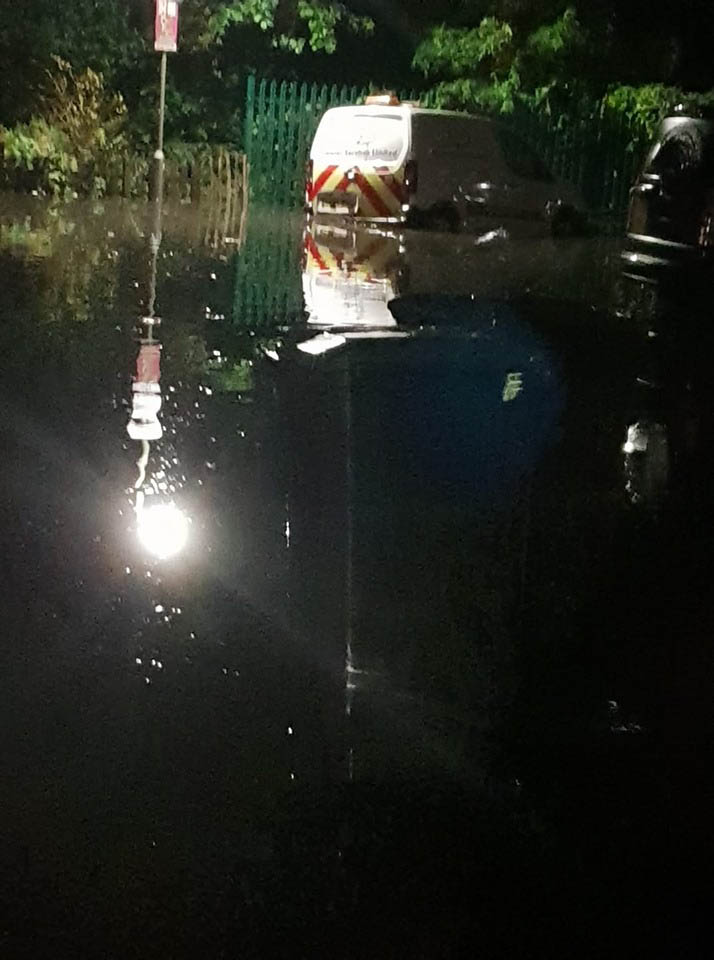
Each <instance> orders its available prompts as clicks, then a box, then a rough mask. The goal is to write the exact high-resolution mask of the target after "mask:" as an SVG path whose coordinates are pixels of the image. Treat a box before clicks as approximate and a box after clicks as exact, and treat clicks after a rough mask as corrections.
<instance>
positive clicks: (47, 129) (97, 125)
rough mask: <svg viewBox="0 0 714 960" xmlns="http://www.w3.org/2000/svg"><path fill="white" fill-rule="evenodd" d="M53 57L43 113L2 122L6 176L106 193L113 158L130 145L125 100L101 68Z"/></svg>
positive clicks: (31, 184) (58, 190) (57, 189)
mask: <svg viewBox="0 0 714 960" xmlns="http://www.w3.org/2000/svg"><path fill="white" fill-rule="evenodd" d="M53 59H54V69H53V70H51V71H48V74H47V77H48V83H47V92H46V94H45V96H44V97H43V98H42V108H43V110H42V115H41V116H36V117H33V118H32V119H31V120H30V121H29V122H28V123H20V124H16V125H15V126H14V127H10V128H3V127H0V142H1V143H2V147H3V157H4V166H5V176H6V179H7V180H9V181H10V185H11V186H15V187H19V188H20V189H34V190H37V191H39V192H42V193H48V194H51V195H53V196H65V195H67V194H71V193H81V194H89V195H93V196H101V195H102V194H103V193H104V191H105V189H106V178H105V175H104V174H105V173H106V169H107V166H108V163H109V160H110V158H111V156H112V155H113V154H114V153H115V152H116V150H117V149H120V148H122V147H123V146H124V145H125V140H124V132H123V131H124V125H125V122H126V107H125V105H124V101H123V100H122V98H121V96H120V94H117V93H112V92H108V91H106V90H105V88H104V80H103V78H102V75H101V74H100V73H95V71H93V70H89V69H87V70H85V71H84V72H83V73H81V74H77V75H75V73H74V71H73V69H72V66H71V64H69V63H67V62H66V61H65V60H62V59H60V58H59V57H54V58H53Z"/></svg>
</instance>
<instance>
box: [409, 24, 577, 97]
mask: <svg viewBox="0 0 714 960" xmlns="http://www.w3.org/2000/svg"><path fill="white" fill-rule="evenodd" d="M585 37H586V34H585V32H584V31H583V29H582V27H581V25H580V22H579V20H578V18H577V15H576V13H575V10H574V9H573V8H572V7H568V8H567V9H566V10H565V11H564V12H563V13H562V14H561V15H560V16H559V17H557V18H556V19H555V20H554V21H552V22H550V23H546V24H541V25H540V26H538V27H537V28H536V29H534V30H531V31H530V32H525V31H522V30H519V29H518V28H517V27H514V26H512V25H511V24H510V23H508V22H507V21H505V20H499V19H498V18H496V17H484V18H483V19H482V20H481V22H480V23H479V24H478V26H476V27H447V26H443V25H442V26H438V27H435V28H433V29H432V30H431V31H430V32H429V34H428V35H427V37H426V38H425V39H424V40H423V41H422V43H421V44H420V45H419V46H418V48H417V50H416V53H415V55H414V66H415V67H416V68H418V69H420V70H422V72H423V73H424V75H425V76H427V77H432V78H434V79H436V80H437V81H438V82H437V84H436V87H435V90H434V94H435V100H436V103H437V104H438V105H440V106H461V107H463V106H472V107H473V106H477V107H487V108H491V109H496V110H501V111H503V112H508V111H511V110H513V107H514V105H515V102H516V100H517V99H519V98H521V99H525V98H530V99H532V100H534V101H536V102H539V103H542V102H543V101H545V100H547V99H548V97H549V96H550V95H551V92H552V91H553V90H554V89H555V88H556V87H557V86H558V84H559V83H560V84H561V85H562V84H563V83H567V81H568V79H569V78H571V77H573V76H574V75H576V73H575V71H574V70H573V61H574V60H575V58H577V57H581V56H582V52H583V49H584V45H585Z"/></svg>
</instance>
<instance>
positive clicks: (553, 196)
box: [305, 95, 583, 233]
mask: <svg viewBox="0 0 714 960" xmlns="http://www.w3.org/2000/svg"><path fill="white" fill-rule="evenodd" d="M305 199H306V206H307V210H308V212H309V213H310V214H314V215H321V216H327V217H337V218H343V219H344V218H348V219H352V220H355V219H357V220H367V221H376V222H392V223H407V224H408V225H410V226H431V227H435V228H442V229H448V230H457V229H459V228H460V227H461V226H474V227H479V228H485V229H488V228H489V226H499V225H501V224H502V223H504V222H506V221H517V222H520V223H521V224H525V223H528V222H530V223H531V224H534V225H536V226H538V227H539V228H540V229H541V230H542V228H543V226H548V227H550V228H551V229H552V230H553V232H555V233H564V232H573V231H574V230H575V229H577V228H578V227H579V226H581V225H582V222H583V204H582V201H581V200H580V198H579V196H578V193H577V191H576V190H575V189H574V188H573V187H571V186H569V185H568V184H564V183H560V182H558V181H556V180H555V179H554V178H553V177H552V175H551V174H550V172H549V171H548V169H547V168H546V167H545V165H544V164H543V163H542V162H541V161H540V160H539V158H538V157H537V156H536V155H535V154H534V153H533V151H532V150H531V149H530V147H528V146H527V144H525V143H524V142H523V141H521V140H520V139H519V138H518V137H517V136H515V135H514V134H513V133H512V132H511V131H510V130H507V129H506V128H505V127H502V126H501V125H499V124H498V123H496V122H494V121H492V120H490V119H488V118H485V117H476V116H470V115H468V114H461V113H454V112H451V111H447V110H428V109H426V108H423V107H418V106H415V105H414V104H409V103H400V102H399V101H398V100H397V99H396V98H395V97H393V96H391V95H388V96H384V97H368V98H367V101H366V103H365V104H364V106H354V107H333V108H332V109H331V110H328V111H327V112H326V113H325V115H324V116H323V118H322V120H321V121H320V125H319V127H318V129H317V133H316V134H315V139H314V141H313V144H312V149H311V151H310V160H309V163H308V174H307V181H306V198H305Z"/></svg>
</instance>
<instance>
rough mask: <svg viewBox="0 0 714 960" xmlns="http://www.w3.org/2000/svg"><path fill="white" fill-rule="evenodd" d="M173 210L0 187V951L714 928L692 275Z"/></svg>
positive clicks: (211, 952) (568, 952) (275, 947)
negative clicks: (628, 273)
mask: <svg viewBox="0 0 714 960" xmlns="http://www.w3.org/2000/svg"><path fill="white" fill-rule="evenodd" d="M152 230H156V223H155V222H154V220H153V219H152V215H151V213H150V212H149V211H147V210H146V209H145V208H142V207H135V208H133V207H130V206H124V207H120V206H116V207H115V206H112V205H109V204H107V205H106V206H105V207H104V208H101V209H100V208H95V209H91V208H89V207H86V206H82V205H80V206H78V207H76V208H74V209H72V208H68V209H60V210H59V211H57V210H55V211H52V210H49V209H47V208H46V207H44V206H43V205H42V203H41V201H37V200H34V201H20V200H18V199H17V198H3V200H2V202H1V203H0V258H1V260H2V274H3V285H2V290H1V291H0V312H1V317H2V324H1V326H0V337H1V338H2V344H1V350H0V356H1V357H2V360H0V363H1V364H2V378H1V381H0V382H1V386H0V403H1V405H2V427H1V429H2V434H3V437H2V439H3V444H2V447H3V450H4V458H3V459H4V462H3V470H2V497H1V499H0V503H1V504H2V506H1V509H2V524H1V525H0V531H1V534H0V536H1V538H2V558H3V578H2V582H3V587H4V589H3V595H4V603H3V610H4V623H3V626H4V629H3V642H2V645H1V646H0V658H1V661H2V666H1V669H0V692H1V697H0V702H1V703H2V726H3V732H4V749H3V751H2V759H1V760H0V769H1V773H2V779H1V781H0V782H2V793H3V812H4V816H3V840H2V846H3V851H2V856H1V857H0V887H1V892H2V897H1V898H0V945H1V946H2V953H3V956H7V957H45V956H46V957H50V956H52V957H64V956H68V957H69V956H72V957H79V956H82V957H90V958H93V957H106V958H114V957H116V958H119V957H121V958H130V957H136V958H144V957H146V958H152V957H176V958H183V957H195V956H203V957H211V958H213V957H215V958H219V957H239V956H240V957H261V958H262V957H302V956H324V955H328V954H329V955H332V956H336V957H345V958H352V957H355V958H356V957H359V958H362V957H371V958H401V957H424V958H435V957H448V958H451V957H460V956H464V955H472V954H473V953H474V952H475V951H476V950H478V952H479V953H480V954H482V955H485V956H488V957H505V956H508V957H541V956H549V957H553V956H563V957H565V956H568V957H572V956H582V957H585V956H593V957H601V956H603V955H608V956H622V957H625V956H628V957H629V956H633V955H635V954H640V953H642V952H644V951H645V950H649V951H652V950H655V951H657V952H658V953H659V952H661V951H662V950H666V952H667V954H668V955H669V956H687V957H693V956H705V955H708V953H709V950H708V946H707V944H708V938H709V934H708V903H709V899H710V890H709V884H708V883H707V882H705V880H704V879H703V878H704V877H706V875H707V872H708V869H709V867H708V865H709V863H710V856H711V853H712V826H711V815H710V814H711V795H712V776H711V761H712V749H711V742H712V733H713V732H714V731H713V729H712V727H713V724H712V720H713V717H712V702H713V700H712V679H713V672H714V660H713V657H712V648H711V638H712V614H711V604H710V602H709V594H710V583H711V576H712V561H711V549H710V539H711V538H710V529H711V512H712V496H711V457H710V454H709V450H710V448H711V439H712V406H711V396H712V394H711V383H710V379H711V369H710V368H711V362H710V356H711V349H712V334H711V330H710V326H709V324H710V310H709V308H708V306H707V304H706V302H701V301H694V302H693V301H692V299H691V298H686V297H684V295H683V294H684V292H686V290H685V289H684V288H683V287H681V286H680V287H679V288H677V287H676V285H675V294H676V295H672V292H671V291H670V292H669V293H665V292H663V291H659V290H657V288H654V287H643V286H638V285H637V284H634V285H633V284H630V285H629V286H624V285H623V284H622V283H621V281H620V279H619V277H618V245H617V241H615V240H608V239H602V238H590V239H586V240H574V241H568V242H555V241H551V240H547V241H545V240H543V241H535V240H530V241H527V242H525V241H524V242H520V243H517V242H515V241H513V242H511V241H509V239H508V238H504V237H486V238H479V237H474V236H457V237H450V236H446V235H431V236H429V235H426V234H423V235H406V236H405V237H401V238H389V237H388V238H384V237H382V238H376V239H375V238H374V237H367V238H366V239H365V238H361V239H358V240H353V239H351V238H344V237H341V236H335V235H334V234H326V233H322V234H318V233H315V234H314V235H312V236H311V238H310V239H309V241H308V242H304V241H303V237H302V224H301V223H300V222H299V220H297V219H295V218H290V217H286V216H283V215H280V214H275V213H274V212H269V211H267V212H263V211H251V217H250V219H249V225H248V233H247V235H246V237H245V238H241V242H240V243H238V242H237V238H228V242H224V241H225V240H226V238H220V240H221V242H214V241H215V238H214V237H212V236H209V233H208V232H207V231H206V230H205V229H204V225H202V224H201V223H200V222H198V221H197V220H196V218H195V217H194V216H192V215H191V213H190V211H188V210H186V208H183V209H180V210H171V209H168V210H166V211H164V218H163V224H162V230H163V238H162V243H161V246H160V247H158V248H157V246H156V244H154V247H153V254H154V257H153V266H154V267H155V270H154V277H153V282H152V246H151V243H150V235H151V232H152ZM151 306H153V307H154V308H155V309H154V310H153V311H152V310H151V309H150V308H151ZM149 313H155V314H156V316H158V317H160V318H161V322H160V323H158V322H155V323H151V324H147V323H145V322H142V320H141V318H142V317H146V316H147V314H149ZM159 345H160V348H159ZM306 345H307V349H305V347H306ZM152 397H153V398H156V397H161V404H160V406H157V401H156V400H155V399H152ZM137 398H138V399H137ZM130 421H131V423H132V424H133V425H131V426H130V428H129V429H128V425H129V424H130Z"/></svg>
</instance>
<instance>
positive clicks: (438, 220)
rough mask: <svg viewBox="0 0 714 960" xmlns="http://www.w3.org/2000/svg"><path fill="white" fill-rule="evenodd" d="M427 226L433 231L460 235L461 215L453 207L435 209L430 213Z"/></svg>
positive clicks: (445, 206)
mask: <svg viewBox="0 0 714 960" xmlns="http://www.w3.org/2000/svg"><path fill="white" fill-rule="evenodd" d="M427 224H428V226H429V228H430V229H431V230H439V231H441V232H443V233H458V230H459V226H460V221H459V214H458V213H457V211H456V209H455V208H454V207H452V206H448V205H446V204H444V206H440V207H433V208H432V209H431V210H430V211H429V218H428V220H427Z"/></svg>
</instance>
